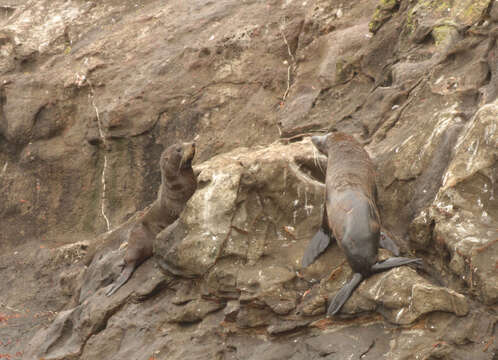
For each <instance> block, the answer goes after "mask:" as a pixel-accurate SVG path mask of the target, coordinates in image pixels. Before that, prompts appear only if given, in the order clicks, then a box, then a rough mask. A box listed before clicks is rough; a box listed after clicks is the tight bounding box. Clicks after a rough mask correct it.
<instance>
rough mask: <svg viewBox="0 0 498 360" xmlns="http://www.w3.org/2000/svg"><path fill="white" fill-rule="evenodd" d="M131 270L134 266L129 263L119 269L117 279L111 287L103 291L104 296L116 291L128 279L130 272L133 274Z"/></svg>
mask: <svg viewBox="0 0 498 360" xmlns="http://www.w3.org/2000/svg"><path fill="white" fill-rule="evenodd" d="M133 270H135V266H132V265H131V264H130V265H128V266H127V267H125V268H124V269H123V271H121V275H119V277H118V279H117V280H116V281H115V282H114V284H113V285H112V287H111V288H110V289H109V290H107V292H106V293H105V294H106V296H111V295H112V294H114V293H115V292H116V291H118V289H119V288H120V287H121V286H123V285H124V284H125V283H126V282H127V281H128V279H129V278H130V276H131V274H133Z"/></svg>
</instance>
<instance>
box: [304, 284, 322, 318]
mask: <svg viewBox="0 0 498 360" xmlns="http://www.w3.org/2000/svg"><path fill="white" fill-rule="evenodd" d="M327 299H328V295H327V293H326V291H325V290H324V289H323V287H322V286H320V285H316V286H313V288H311V290H310V291H309V292H307V293H306V294H304V295H303V297H302V298H301V303H300V304H299V306H298V308H297V310H296V312H297V313H298V314H302V315H304V316H314V315H321V314H325V312H326V310H327Z"/></svg>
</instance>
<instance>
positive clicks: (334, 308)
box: [327, 273, 363, 316]
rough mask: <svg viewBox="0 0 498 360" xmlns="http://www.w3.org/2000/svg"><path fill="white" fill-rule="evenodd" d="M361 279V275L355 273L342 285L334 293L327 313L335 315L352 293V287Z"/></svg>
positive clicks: (354, 287)
mask: <svg viewBox="0 0 498 360" xmlns="http://www.w3.org/2000/svg"><path fill="white" fill-rule="evenodd" d="M361 280H363V276H362V275H361V274H360V273H355V274H354V275H353V278H352V279H351V280H350V281H349V282H348V283H347V284H346V285H344V286H343V287H342V289H341V290H339V292H338V293H337V294H336V295H335V297H334V299H332V301H331V302H330V304H329V308H328V309H327V315H330V316H332V315H335V314H337V313H338V312H339V310H341V308H342V305H344V304H345V303H346V301H348V299H349V297H350V296H351V294H352V293H353V291H354V289H356V287H357V286H358V285H359V284H360V282H361Z"/></svg>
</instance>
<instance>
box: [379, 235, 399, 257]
mask: <svg viewBox="0 0 498 360" xmlns="http://www.w3.org/2000/svg"><path fill="white" fill-rule="evenodd" d="M380 247H381V248H383V249H386V250H389V251H390V252H392V253H393V255H395V256H399V246H398V245H396V243H395V242H394V240H393V239H391V238H390V237H389V236H388V235H387V234H386V233H385V232H384V231H381V232H380Z"/></svg>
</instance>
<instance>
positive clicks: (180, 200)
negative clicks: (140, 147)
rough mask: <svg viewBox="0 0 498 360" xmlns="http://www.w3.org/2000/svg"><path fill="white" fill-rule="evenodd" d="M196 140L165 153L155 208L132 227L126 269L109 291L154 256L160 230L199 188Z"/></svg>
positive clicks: (161, 164) (112, 291) (124, 264)
mask: <svg viewBox="0 0 498 360" xmlns="http://www.w3.org/2000/svg"><path fill="white" fill-rule="evenodd" d="M194 154H195V143H183V144H175V145H172V146H170V147H168V148H167V149H166V150H164V151H163V153H162V154H161V159H160V162H159V164H160V166H161V187H160V188H159V193H158V196H157V199H156V200H155V201H154V203H153V204H152V206H151V208H150V209H149V210H148V211H147V212H146V213H145V214H144V215H143V217H142V218H141V219H139V220H138V221H137V222H136V223H135V224H134V225H133V227H132V228H131V230H130V234H129V237H128V249H127V250H126V254H125V257H124V263H123V269H122V270H121V274H120V275H119V277H118V279H117V280H116V281H115V283H114V284H113V285H112V287H111V288H110V289H109V290H108V291H107V293H106V295H107V296H111V295H112V294H114V293H115V292H116V291H117V290H118V289H119V288H120V287H121V286H123V284H124V283H126V281H128V279H129V278H130V276H131V274H133V271H135V269H136V268H137V267H138V266H139V265H140V264H141V263H142V262H144V260H146V259H148V258H149V257H150V256H152V246H153V245H152V244H153V240H154V238H155V237H156V235H157V234H159V233H160V232H161V231H162V230H163V229H165V228H166V227H167V226H168V225H170V224H172V223H173V222H174V221H175V220H176V219H177V218H178V217H179V216H180V213H181V212H182V210H183V208H184V207H185V204H186V203H187V201H188V199H190V197H191V196H192V195H193V194H194V192H195V190H196V188H197V180H196V177H195V175H194V171H193V169H192V159H193V157H194Z"/></svg>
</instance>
